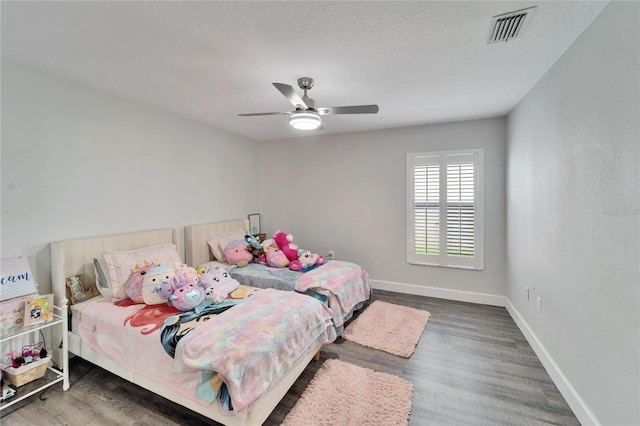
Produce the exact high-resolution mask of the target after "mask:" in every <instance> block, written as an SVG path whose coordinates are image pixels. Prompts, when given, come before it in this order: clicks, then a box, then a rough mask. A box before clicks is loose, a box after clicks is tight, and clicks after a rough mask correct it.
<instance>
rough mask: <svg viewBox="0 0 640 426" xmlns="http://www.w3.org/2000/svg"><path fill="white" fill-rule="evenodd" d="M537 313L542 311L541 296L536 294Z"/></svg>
mask: <svg viewBox="0 0 640 426" xmlns="http://www.w3.org/2000/svg"><path fill="white" fill-rule="evenodd" d="M538 313H542V297H540V296H538Z"/></svg>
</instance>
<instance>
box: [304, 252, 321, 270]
mask: <svg viewBox="0 0 640 426" xmlns="http://www.w3.org/2000/svg"><path fill="white" fill-rule="evenodd" d="M298 260H299V261H300V265H301V267H302V269H301V270H302V271H307V270H309V269H311V268H313V267H315V266H320V265H322V264H324V256H320V255H318V254H316V253H311V252H310V251H309V250H298Z"/></svg>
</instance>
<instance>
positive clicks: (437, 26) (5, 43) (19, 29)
mask: <svg viewBox="0 0 640 426" xmlns="http://www.w3.org/2000/svg"><path fill="white" fill-rule="evenodd" d="M605 5H606V2H596V1H588V2H587V1H576V2H568V1H540V2H530V1H493V2H483V1H468V2H453V1H446V2H435V1H433V2H432V1H412V2H399V1H392V2H384V1H376V2H373V1H364V2H347V1H344V2H331V1H296V2H289V1H287V2H229V1H224V2H206V1H205V2H152V1H148V2H119V1H118V2H116V1H114V2H89V1H83V2H49V1H45V2H11V1H2V3H1V4H0V13H1V17H2V27H1V30H2V39H1V43H2V44H1V47H2V49H1V51H2V59H3V60H6V59H8V60H11V61H14V62H18V63H22V64H26V65H30V66H33V67H36V68H39V69H42V70H45V71H48V72H51V73H54V74H57V75H60V76H63V77H65V78H68V79H70V80H73V81H76V82H79V83H83V84H86V85H89V86H93V87H95V88H98V89H101V90H104V91H107V92H110V93H113V94H116V95H119V96H122V97H125V98H128V99H132V100H134V101H138V102H142V103H144V104H148V105H151V106H154V107H158V108H161V109H164V110H168V111H171V112H174V113H176V114H179V115H181V116H184V117H188V118H191V119H194V120H197V121H200V122H204V123H208V124H211V125H213V126H216V127H218V128H221V129H225V130H227V131H230V132H233V133H237V134H240V135H244V136H246V137H249V138H252V139H256V140H272V139H282V138H289V137H297V136H303V135H308V134H329V133H342V132H352V131H361V130H372V129H383V128H392V127H404V126H412V125H420V124H428V123H437V122H446V121H457V120H466V119H474V118H484V117H492V116H499V115H504V114H506V113H508V112H509V111H510V110H511V109H512V108H513V107H514V106H515V105H516V104H517V102H518V101H519V100H520V99H521V98H522V97H523V96H524V95H525V94H526V93H527V92H528V91H529V90H530V89H531V87H533V85H534V84H535V83H536V82H537V81H538V80H539V79H540V78H541V77H542V75H543V74H544V73H545V72H546V71H547V70H548V69H549V68H550V67H551V65H552V64H553V63H554V62H555V61H556V60H557V59H558V58H559V57H560V56H561V55H562V53H563V52H564V51H565V50H566V49H567V48H568V47H569V46H570V45H571V43H573V41H574V40H575V39H576V38H577V37H578V36H579V35H580V34H581V33H582V31H583V30H584V29H585V28H586V27H587V26H588V25H589V24H590V23H591V22H592V21H593V19H594V18H595V17H596V15H597V14H598V13H599V12H600V11H601V10H602V8H603V7H604V6H605ZM529 6H537V9H536V12H535V15H534V16H533V19H532V20H531V23H530V25H529V27H528V28H527V30H526V33H525V35H524V36H523V37H521V38H518V39H514V40H511V41H509V42H507V43H497V44H487V38H488V35H489V23H490V21H491V18H492V17H493V16H494V15H498V14H502V13H506V12H511V11H514V10H519V9H523V8H526V7H529ZM302 76H309V77H313V78H314V79H315V86H314V88H313V89H312V90H311V91H310V92H309V96H310V97H312V98H314V99H315V100H316V105H317V106H343V105H360V104H374V103H376V104H378V105H379V106H380V112H379V113H378V114H376V115H331V116H325V117H323V124H324V130H320V131H314V132H306V133H305V132H303V131H299V130H294V129H292V128H290V127H289V125H288V122H287V116H280V115H276V116H261V117H238V116H237V114H238V113H250V112H268V111H290V110H291V109H292V106H291V104H290V103H289V102H288V101H287V100H286V98H284V97H283V96H282V95H281V94H280V93H279V92H278V91H277V90H276V89H275V88H274V87H273V86H272V84H271V83H272V82H281V83H286V84H290V85H292V86H294V87H295V88H296V89H297V85H296V80H297V78H298V77H302Z"/></svg>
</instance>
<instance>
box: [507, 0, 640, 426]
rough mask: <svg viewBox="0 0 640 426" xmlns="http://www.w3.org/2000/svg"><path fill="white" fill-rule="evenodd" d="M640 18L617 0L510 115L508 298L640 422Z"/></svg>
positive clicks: (600, 399) (570, 376)
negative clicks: (527, 296) (526, 293)
mask: <svg viewBox="0 0 640 426" xmlns="http://www.w3.org/2000/svg"><path fill="white" fill-rule="evenodd" d="M639 17H640V3H638V2H626V3H619V2H615V3H610V4H609V5H608V6H607V7H606V8H605V9H604V10H603V12H601V14H600V15H599V16H598V17H597V18H596V20H595V21H594V22H593V23H592V25H591V26H590V27H589V28H588V29H587V30H586V31H585V32H584V33H583V34H582V36H581V37H580V38H579V39H578V40H577V41H576V42H575V43H574V44H573V45H572V46H571V47H570V48H569V49H568V50H567V52H566V53H565V54H564V56H563V57H562V58H561V59H560V60H559V61H558V62H556V64H555V65H554V66H553V67H552V68H551V69H550V70H549V71H548V73H547V74H546V75H545V76H544V77H543V78H542V79H541V80H540V82H539V83H538V84H537V85H536V87H535V88H534V89H533V90H531V92H530V93H529V94H528V95H527V96H526V97H525V98H524V99H523V100H522V102H521V103H520V104H519V105H518V106H517V108H515V110H514V111H513V112H512V113H511V114H510V115H509V117H508V131H509V135H508V141H509V147H508V151H509V154H508V174H507V182H508V185H507V188H508V189H507V200H508V202H507V221H508V229H507V235H508V246H507V253H508V273H507V283H508V287H507V296H508V298H509V300H510V302H511V303H512V304H513V306H514V308H515V309H516V310H517V311H518V312H519V315H520V316H521V317H522V319H523V320H524V322H526V325H527V326H528V327H529V329H530V331H531V333H532V334H533V335H535V336H536V337H537V339H538V340H539V342H540V343H541V344H542V345H543V346H544V347H545V348H546V351H547V352H548V353H549V354H550V355H551V358H552V359H553V360H554V361H555V364H557V367H558V369H559V370H560V371H561V372H562V374H564V376H565V377H566V379H567V381H568V382H569V383H570V384H571V385H572V386H573V388H574V389H575V392H576V394H577V395H579V397H580V398H582V400H583V403H584V404H586V406H588V409H586V410H585V411H586V413H585V414H586V415H587V416H588V417H590V420H589V422H591V421H593V422H598V421H599V422H601V423H602V424H605V425H631V424H634V425H637V424H640V414H639V412H638V407H639V405H640V403H639V402H640V395H639V394H638V390H639V387H640V384H639V377H640V371H639V364H640V353H639V348H640V341H639V332H640V330H639V324H640V314H639V310H638V303H639V296H640V295H639V293H638V287H639V283H640V277H639V265H640V260H639V259H640V250H639V246H640V243H639V242H640V226H639V220H640V209H639V207H640V194H639V192H640V191H639V189H638V188H639V182H640V178H639V174H638V164H639V163H640V132H639V119H640V101H639V99H640V85H639V80H640V67H639V44H638V42H639V41H640V32H639V31H640V30H639V26H638V20H639ZM527 286H528V287H530V288H531V289H532V299H535V298H536V297H537V296H540V297H542V312H541V313H538V311H537V309H536V303H535V301H533V300H532V301H529V302H527V301H526V300H525V298H524V289H525V287H527ZM578 402H580V401H578ZM589 411H591V412H589ZM583 421H585V420H584V419H583Z"/></svg>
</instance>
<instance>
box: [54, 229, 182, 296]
mask: <svg viewBox="0 0 640 426" xmlns="http://www.w3.org/2000/svg"><path fill="white" fill-rule="evenodd" d="M177 237H178V232H177V230H175V229H157V230H153V231H141V232H131V233H127V234H117V235H106V236H102V237H91V238H80V239H75V240H66V241H56V242H53V243H51V287H52V291H53V293H54V300H62V299H63V298H66V297H67V296H66V294H67V287H66V284H65V279H66V278H67V277H70V276H71V275H77V274H82V275H84V279H85V284H86V285H87V286H88V285H91V284H94V283H95V282H96V276H95V272H94V270H93V259H94V258H96V257H98V256H100V255H101V254H102V253H104V252H105V251H107V250H115V251H119V250H134V249H139V248H143V247H147V246H152V245H155V244H162V243H174V244H177V241H178V238H177Z"/></svg>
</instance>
